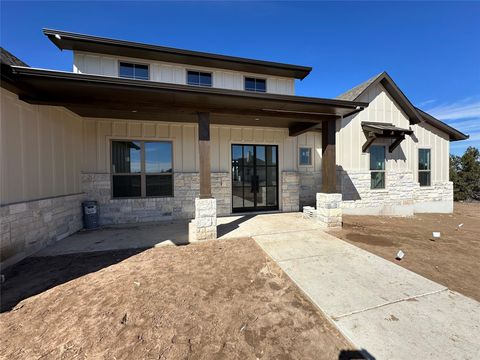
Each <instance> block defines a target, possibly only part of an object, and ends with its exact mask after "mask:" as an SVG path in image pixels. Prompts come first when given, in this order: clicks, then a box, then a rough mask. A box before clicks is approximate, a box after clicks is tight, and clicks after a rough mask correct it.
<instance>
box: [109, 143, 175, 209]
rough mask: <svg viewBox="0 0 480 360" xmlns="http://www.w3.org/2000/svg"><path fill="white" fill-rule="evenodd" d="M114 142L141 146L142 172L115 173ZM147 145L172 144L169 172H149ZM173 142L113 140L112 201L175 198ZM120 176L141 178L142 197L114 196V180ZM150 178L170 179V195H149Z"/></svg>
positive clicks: (111, 148)
mask: <svg viewBox="0 0 480 360" xmlns="http://www.w3.org/2000/svg"><path fill="white" fill-rule="evenodd" d="M114 142H135V143H139V144H140V172H130V173H126V172H123V173H120V172H119V173H116V172H114V163H113V143H114ZM146 143H168V144H170V150H171V160H170V161H171V169H170V171H169V172H147V171H146V166H145V158H146V157H145V144H146ZM173 160H174V156H173V141H171V140H137V139H111V140H110V188H111V194H110V196H111V199H112V200H122V199H152V198H169V197H174V187H175V186H174V169H173V167H174V166H173ZM117 176H118V177H120V176H132V177H134V176H140V196H115V195H114V187H113V183H114V178H115V177H117ZM148 176H165V177H167V176H168V177H170V179H171V180H170V183H171V187H170V189H169V190H170V193H169V194H167V195H150V196H149V195H147V186H146V184H147V177H148Z"/></svg>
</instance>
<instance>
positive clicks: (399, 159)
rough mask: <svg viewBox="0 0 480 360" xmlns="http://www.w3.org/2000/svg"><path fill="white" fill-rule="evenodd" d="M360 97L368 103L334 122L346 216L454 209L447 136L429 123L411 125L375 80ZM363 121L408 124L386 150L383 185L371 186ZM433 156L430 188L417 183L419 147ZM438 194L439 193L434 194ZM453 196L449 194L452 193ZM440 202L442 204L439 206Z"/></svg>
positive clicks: (385, 143)
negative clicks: (399, 138) (409, 132)
mask: <svg viewBox="0 0 480 360" xmlns="http://www.w3.org/2000/svg"><path fill="white" fill-rule="evenodd" d="M358 100H359V101H365V102H369V103H370V105H369V106H368V108H366V109H365V110H363V111H361V112H360V113H358V114H356V115H354V116H351V117H348V118H345V119H342V120H340V121H338V123H337V138H336V141H337V166H338V171H339V175H340V176H339V186H341V187H342V193H343V200H344V203H343V207H344V213H346V214H385V215H411V214H413V213H414V212H444V210H442V209H451V208H452V207H453V205H452V204H453V195H451V196H450V195H449V191H450V190H449V189H450V188H451V183H450V182H449V174H448V170H449V146H450V143H449V137H448V135H447V134H445V133H443V132H442V131H440V130H438V129H436V128H434V127H432V126H430V125H428V124H424V123H422V124H418V125H410V123H409V121H408V117H407V116H406V114H405V113H404V112H403V111H402V110H401V109H400V107H399V106H398V105H397V104H396V103H395V101H394V100H393V99H392V98H391V97H390V96H389V94H388V92H386V91H385V89H384V88H383V87H382V86H381V85H380V84H379V85H377V86H376V87H374V88H372V89H370V90H369V91H368V92H367V93H365V94H363V95H362V96H361V97H360V98H359V99H358ZM362 121H371V122H387V123H392V124H394V125H396V126H398V127H402V128H407V129H408V128H411V129H412V130H413V131H414V135H412V136H407V137H406V139H405V140H404V141H402V143H401V145H400V146H399V147H397V148H396V149H395V150H394V151H393V153H389V152H388V149H387V152H386V163H385V167H386V169H385V170H386V188H385V189H382V190H371V189H370V171H369V169H370V155H369V153H368V151H367V153H362V150H361V149H362V145H363V143H364V142H365V141H366V137H365V135H364V133H363V131H362V128H361V122H362ZM391 143H392V140H377V141H376V142H375V143H374V145H379V144H380V145H381V144H383V145H387V146H388V145H390V144H391ZM420 148H429V149H431V154H432V164H431V166H432V170H431V171H432V172H431V184H432V186H430V187H420V186H419V183H418V171H417V169H418V149H420ZM432 194H438V195H432ZM452 194H453V193H452ZM441 203H442V205H441Z"/></svg>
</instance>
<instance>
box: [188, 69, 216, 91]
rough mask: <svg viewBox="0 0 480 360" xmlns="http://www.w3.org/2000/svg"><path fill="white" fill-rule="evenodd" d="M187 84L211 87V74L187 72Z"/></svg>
mask: <svg viewBox="0 0 480 360" xmlns="http://www.w3.org/2000/svg"><path fill="white" fill-rule="evenodd" d="M187 84H188V85H195V86H208V87H212V73H207V72H200V71H190V70H189V71H188V72H187Z"/></svg>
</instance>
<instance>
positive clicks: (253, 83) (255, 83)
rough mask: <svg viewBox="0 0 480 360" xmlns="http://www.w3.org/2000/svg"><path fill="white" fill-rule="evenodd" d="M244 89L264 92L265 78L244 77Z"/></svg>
mask: <svg viewBox="0 0 480 360" xmlns="http://www.w3.org/2000/svg"><path fill="white" fill-rule="evenodd" d="M245 90H247V91H256V92H266V91H267V80H265V79H255V78H250V77H246V78H245Z"/></svg>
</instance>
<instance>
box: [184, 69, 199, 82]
mask: <svg viewBox="0 0 480 360" xmlns="http://www.w3.org/2000/svg"><path fill="white" fill-rule="evenodd" d="M187 84H189V85H200V74H199V73H198V72H197V71H189V72H188V73H187Z"/></svg>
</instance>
